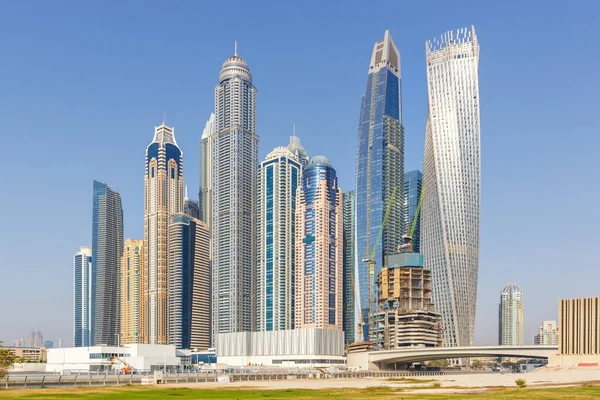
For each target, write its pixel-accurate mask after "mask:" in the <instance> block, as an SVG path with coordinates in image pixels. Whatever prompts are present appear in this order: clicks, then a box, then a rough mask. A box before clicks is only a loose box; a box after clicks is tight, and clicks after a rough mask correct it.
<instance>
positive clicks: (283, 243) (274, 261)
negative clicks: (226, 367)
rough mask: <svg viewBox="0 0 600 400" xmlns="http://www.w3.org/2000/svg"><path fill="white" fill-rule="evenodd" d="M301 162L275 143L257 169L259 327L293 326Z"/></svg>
mask: <svg viewBox="0 0 600 400" xmlns="http://www.w3.org/2000/svg"><path fill="white" fill-rule="evenodd" d="M301 176H302V165H301V164H300V161H299V160H298V158H297V157H296V156H295V155H294V154H293V153H292V152H291V151H290V150H289V148H288V147H276V148H275V149H274V150H273V151H272V152H270V153H269V154H268V155H267V157H266V158H265V160H264V161H263V162H262V163H261V165H260V169H259V171H258V203H257V210H258V212H257V214H258V221H257V224H258V234H257V235H256V237H257V241H258V254H257V261H258V263H257V274H256V275H257V277H256V283H257V298H258V304H257V316H256V318H257V329H258V330H259V331H277V330H286V329H294V271H295V259H294V257H295V251H294V246H295V231H296V220H295V217H296V192H297V189H298V187H299V186H300V183H301V182H300V178H301Z"/></svg>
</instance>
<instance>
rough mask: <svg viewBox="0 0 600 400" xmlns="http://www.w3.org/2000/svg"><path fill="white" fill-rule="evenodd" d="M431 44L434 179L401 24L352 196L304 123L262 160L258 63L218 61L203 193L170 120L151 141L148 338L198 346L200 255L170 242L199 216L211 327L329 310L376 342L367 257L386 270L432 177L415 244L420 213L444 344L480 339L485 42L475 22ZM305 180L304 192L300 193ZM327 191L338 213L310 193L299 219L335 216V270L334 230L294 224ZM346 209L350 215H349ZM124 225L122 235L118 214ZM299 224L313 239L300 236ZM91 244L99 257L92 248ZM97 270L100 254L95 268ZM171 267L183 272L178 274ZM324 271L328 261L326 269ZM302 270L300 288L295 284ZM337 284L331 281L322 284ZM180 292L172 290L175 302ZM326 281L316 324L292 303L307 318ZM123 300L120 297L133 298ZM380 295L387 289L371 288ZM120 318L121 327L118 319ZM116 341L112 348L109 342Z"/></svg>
mask: <svg viewBox="0 0 600 400" xmlns="http://www.w3.org/2000/svg"><path fill="white" fill-rule="evenodd" d="M426 47H427V79H428V81H427V82H428V98H429V114H428V119H427V125H426V142H425V158H424V173H423V175H422V174H421V173H420V172H419V171H418V170H415V171H410V172H408V173H406V174H405V173H404V129H403V126H402V96H401V74H400V55H399V51H398V49H397V47H396V45H395V44H394V42H393V40H392V38H391V35H390V33H389V31H386V32H385V35H384V39H383V40H382V41H379V42H377V43H375V45H374V48H373V53H372V57H371V62H370V65H369V74H368V79H367V87H366V90H365V94H364V96H363V97H362V100H361V112H360V119H359V127H358V135H357V138H358V140H357V153H356V157H357V158H356V175H355V185H356V186H355V187H356V191H350V192H348V193H347V194H344V195H343V197H342V194H341V193H342V192H341V190H340V189H339V188H337V175H336V172H335V169H333V168H332V167H331V164H330V163H329V162H328V161H327V159H326V158H325V157H315V158H313V160H311V163H313V162H314V164H318V165H311V167H310V168H308V166H307V164H309V163H308V157H307V155H306V152H305V151H304V148H303V147H302V145H301V144H300V139H299V138H297V137H296V136H295V126H294V135H293V136H292V137H290V143H289V144H288V146H287V147H277V148H275V149H274V150H273V151H272V152H271V153H269V154H268V155H267V157H266V160H265V161H263V163H262V164H261V165H260V169H259V168H258V140H259V138H258V136H257V135H256V88H255V87H254V86H253V84H252V76H251V74H250V70H249V67H248V64H247V63H246V62H245V61H244V60H243V59H242V58H241V57H239V56H238V55H237V51H236V52H235V54H234V55H233V56H232V57H229V58H228V59H227V60H226V61H225V63H223V65H222V69H221V71H220V74H219V83H218V84H217V85H216V87H215V93H214V94H215V113H213V114H211V116H210V118H209V120H208V121H207V122H206V126H205V128H204V131H203V134H202V139H201V142H200V168H199V178H200V186H199V191H198V194H199V202H198V203H196V202H195V201H193V200H190V199H189V198H188V197H187V189H186V190H185V196H184V194H183V193H184V178H183V155H182V151H181V149H180V148H179V147H178V145H177V143H176V141H175V137H174V129H173V128H170V127H168V126H167V125H166V123H165V122H163V124H162V125H161V126H158V127H155V135H154V139H153V141H152V142H151V143H150V144H149V145H148V146H147V149H146V170H145V186H144V190H145V198H144V219H145V221H144V241H143V244H144V245H143V246H142V247H143V251H144V254H143V255H142V256H141V257H140V258H141V259H143V260H144V262H142V263H141V264H142V267H141V272H140V276H139V286H138V287H137V289H138V290H139V295H140V301H139V304H138V307H139V321H138V322H139V326H138V328H137V329H138V330H137V336H138V338H145V339H144V340H147V341H148V342H149V343H159V344H163V343H168V342H173V343H176V344H177V346H186V345H187V343H192V339H190V337H191V336H190V335H191V333H189V334H188V333H186V332H188V331H190V330H189V329H188V328H189V326H190V324H191V322H190V321H187V320H186V319H185V317H183V315H188V314H189V313H190V312H191V311H189V310H191V308H190V307H191V303H190V300H189V298H190V297H189V296H190V291H192V292H193V290H192V289H189V291H186V290H187V289H185V288H186V287H187V286H186V285H188V284H189V285H192V283H193V282H194V281H195V280H194V278H193V276H192V275H190V274H191V272H190V271H191V270H193V269H194V268H193V266H194V261H193V260H192V259H190V258H189V257H188V258H187V259H186V261H184V260H183V258H184V257H183V255H181V257H179V258H173V257H175V253H174V252H175V249H173V250H172V251H171V250H170V246H171V245H170V243H171V242H172V243H178V246H180V247H182V246H183V244H182V243H188V241H189V240H190V239H189V238H187V239H186V238H184V233H182V232H183V231H184V230H185V229H187V228H185V229H184V227H183V225H186V224H185V223H184V220H186V221H188V222H189V221H191V222H189V224H192V223H193V224H195V223H196V222H198V223H199V224H203V225H202V226H204V227H205V228H206V229H207V231H208V232H210V238H209V239H207V240H206V242H204V244H205V245H207V246H209V247H210V250H209V251H210V254H209V255H208V258H207V259H209V261H207V262H208V266H207V267H206V269H205V271H211V272H207V273H210V274H211V279H212V282H213V283H214V285H213V287H212V291H209V292H207V293H210V296H211V299H210V300H208V301H204V300H203V301H204V304H209V307H211V308H212V309H211V311H212V312H211V313H209V314H211V322H210V323H209V324H208V325H209V326H211V329H212V332H211V334H212V335H214V334H216V333H226V332H238V331H250V330H255V329H258V330H278V329H291V328H293V327H294V326H295V324H296V322H297V321H299V318H300V320H301V321H303V322H302V324H303V325H306V324H309V325H310V324H325V322H324V321H325V320H327V321H329V322H327V324H325V325H330V326H335V327H337V326H338V325H339V326H340V327H341V326H342V325H343V327H344V330H345V331H346V332H347V334H346V340H347V341H354V340H356V341H362V340H365V339H367V338H368V334H369V333H368V329H363V336H362V337H358V335H357V333H358V332H357V331H358V329H357V327H358V322H359V321H361V320H362V321H363V322H366V321H367V319H368V315H369V303H370V299H369V286H370V284H373V286H375V282H370V277H369V274H368V265H367V262H364V261H365V259H368V258H373V261H374V265H375V276H377V275H378V271H381V269H382V267H383V266H384V265H385V260H386V257H387V256H391V255H393V254H395V252H396V247H397V246H398V245H399V244H400V243H401V241H402V239H401V238H402V234H403V233H407V232H408V230H409V229H410V228H411V225H412V224H411V222H412V220H413V219H414V215H415V212H416V209H417V205H418V203H419V199H420V191H421V188H422V187H425V183H426V182H427V183H428V185H427V192H426V193H424V196H423V197H425V199H424V201H423V212H422V215H423V214H424V216H423V218H418V219H417V220H416V222H417V226H416V229H415V234H414V238H413V239H414V243H415V251H419V249H420V248H419V247H420V246H419V235H420V232H419V223H420V221H421V220H423V221H424V225H426V226H427V227H426V228H424V232H425V231H426V232H427V233H428V237H427V240H426V241H425V242H426V244H427V248H426V249H425V250H423V249H422V251H423V253H424V254H425V263H426V265H427V267H429V268H431V271H432V275H433V284H434V287H435V290H434V296H436V297H435V298H436V305H437V306H438V307H439V308H440V312H441V313H442V315H443V321H444V322H443V323H444V327H445V329H444V334H445V345H452V346H455V345H460V344H471V343H472V339H473V329H474V313H475V297H474V296H475V294H476V288H477V282H476V281H477V262H478V245H479V192H480V185H479V183H480V168H479V159H480V155H479V100H478V82H477V64H478V54H479V47H478V42H477V38H476V36H475V31H474V28H471V30H470V31H469V30H467V29H462V30H459V31H457V33H456V38H455V37H454V33H453V32H448V33H446V34H445V36H443V37H442V38H441V39H440V40H438V41H432V42H427V44H426ZM457 149H460V150H457ZM303 166H306V167H307V170H308V169H311V170H313V169H314V170H319V174H322V175H323V176H321V177H319V176H318V174H317V175H314V174H315V172H314V171H311V173H312V174H313V175H311V176H309V177H307V178H306V179H307V181H306V182H309V181H310V180H311V179H312V180H313V181H311V182H312V183H307V185H313V186H314V185H321V184H322V182H321V181H322V180H324V181H326V182H327V183H326V184H325V185H326V186H325V187H328V186H327V185H329V186H331V187H333V186H335V188H336V190H337V191H339V194H336V193H334V192H332V191H331V190H329V191H327V190H325V189H323V190H321V189H318V190H317V189H316V186H315V187H312V186H306V187H304V184H305V180H304V178H301V176H302V170H303ZM330 170H331V171H333V173H332V176H333V178H332V177H331V176H330V175H331V171H330ZM332 179H333V181H335V183H333V181H332ZM294 182H295V183H296V184H295V185H294ZM96 184H98V185H101V184H100V183H98V182H94V185H95V186H94V187H95V190H96ZM297 186H299V187H301V189H299V191H298V192H297V189H296V187H297ZM104 187H105V189H104V190H106V188H107V187H106V185H104ZM319 188H320V186H319ZM330 189H331V188H330ZM257 190H258V192H257ZM315 190H316V193H317V194H319V196H321V195H323V196H329V197H330V198H333V197H335V199H334V200H332V201H333V203H331V204H330V205H331V207H332V209H331V210H330V211H331V213H332V214H331V215H328V216H326V217H325V216H323V215H316V214H315V208H314V206H315V205H316V206H317V208H318V207H322V208H323V209H325V208H324V207H325V206H324V205H323V204H321V203H319V201H322V200H323V199H321V198H319V201H317V202H316V203H314V202H315V201H316V200H315V199H314V198H313V199H311V202H310V204H308V205H306V204H305V205H304V207H305V208H306V207H308V208H307V209H305V215H304V216H303V217H302V218H304V219H307V220H309V221H311V220H312V221H313V222H310V223H307V225H306V226H304V225H303V226H302V227H299V228H300V229H302V230H307V232H308V231H310V230H311V229H312V228H311V226H312V225H311V224H316V223H317V222H318V221H319V219H318V218H322V221H321V222H319V223H324V222H323V221H329V222H330V223H331V224H332V225H331V226H330V230H331V232H330V235H333V236H330V237H329V239H331V240H333V241H332V242H330V243H329V245H331V246H333V247H332V248H331V249H330V252H331V255H330V259H329V260H328V262H329V264H328V268H329V269H327V270H326V268H325V267H324V265H325V264H323V265H321V264H319V263H320V262H325V261H324V260H325V258H322V259H318V257H325V256H324V254H325V253H323V254H320V253H319V254H320V255H319V254H317V253H318V252H319V250H318V249H317V248H316V247H314V245H316V244H319V245H320V244H321V242H318V241H317V242H316V244H315V243H313V242H312V241H311V240H317V236H318V235H320V234H322V233H323V232H312V233H307V232H301V233H299V231H297V230H296V229H295V227H296V223H297V221H298V219H297V215H295V211H296V207H297V204H296V202H297V199H296V193H301V194H302V195H303V196H304V197H303V198H304V199H305V198H306V196H307V195H308V196H309V197H310V196H314V195H315V193H314V192H315ZM326 192H327V194H324V193H326ZM307 193H308V194H307ZM117 195H118V194H117ZM392 195H393V197H392ZM95 196H96V195H95ZM313 203H314V204H313ZM334 203H335V204H334ZM94 204H95V205H96V200H95V202H94ZM338 205H340V207H341V209H343V212H342V211H340V210H338V209H337V206H338ZM388 205H389V206H390V207H389V215H388V216H387V217H386V211H387V210H388ZM95 207H96V206H95ZM119 208H120V200H119ZM311 212H312V214H311ZM95 213H96V211H95ZM183 214H185V215H187V216H186V217H185V218H184V215H183ZM94 215H96V214H94ZM174 217H177V219H178V224H177V229H178V231H177V233H174V232H170V228H169V227H170V225H176V224H175V223H174V222H173V220H172V218H174ZM386 218H387V219H386ZM338 219H339V220H340V221H342V223H341V224H340V226H338ZM384 220H385V221H386V223H385V225H384ZM94 221H96V217H94ZM200 221H203V223H202V222H200ZM303 221H304V220H303ZM332 221H333V222H332ZM94 223H95V225H94V226H96V225H97V222H94ZM303 223H304V222H303ZM189 224H188V225H189ZM204 224H205V225H204ZM120 225H121V231H122V211H121V223H120ZM383 225H384V226H383ZM382 226H383V228H382ZM313 228H314V227H313ZM94 229H97V228H94ZM313 230H314V229H313ZM338 230H339V232H338ZM340 232H341V233H340ZM380 232H382V234H381V235H380ZM299 234H301V237H302V239H306V240H309V242H305V243H302V244H300V243H297V242H296V240H297V237H298V235H299ZM307 238H308V239H307ZM311 238H312V239H311ZM329 239H327V240H329ZM321 240H322V241H325V239H322V238H321ZM190 243H191V242H190ZM194 245H195V244H194ZM121 246H122V232H121ZM190 246H191V247H194V246H192V245H191V244H190ZM298 246H301V247H302V248H305V247H306V248H312V250H311V251H309V252H302V254H299V253H297V252H295V250H294V248H296V249H298V248H299V247H298ZM332 249H333V250H332ZM373 250H374V253H373V254H374V256H373V257H372V256H371V252H372V251H373ZM121 251H122V250H121ZM177 251H180V252H181V251H183V250H181V249H180V248H178V250H177ZM315 252H316V253H315ZM99 253H101V252H99ZM182 254H183V253H182ZM92 255H93V258H95V257H96V256H97V255H96V252H95V251H92ZM338 256H339V257H341V262H338V260H337V257H338ZM298 257H301V258H302V259H303V262H304V261H307V260H308V261H307V262H308V264H307V265H309V267H306V265H304V264H303V267H302V269H301V270H300V269H297V268H295V263H296V261H297V260H298V259H299V258H298ZM306 257H308V258H306ZM311 257H313V258H314V257H317V259H314V260H313V259H310V258H311ZM210 259H212V264H213V267H212V268H211V267H210V263H211V261H210ZM123 260H125V258H124V259H123ZM313 261H314V265H313ZM119 262H120V260H119ZM186 263H187V264H186ZM96 265H97V264H96V263H92V269H93V271H94V273H96V272H95V269H96ZM98 265H101V263H98ZM121 267H122V268H124V266H121ZM173 267H175V269H174V270H173V271H175V272H176V274H174V275H170V272H169V271H170V270H171V269H172V268H173ZM311 268H312V269H311ZM318 268H322V269H321V270H319V271H318V272H316V270H317V269H318ZM186 274H187V275H186ZM319 274H323V275H322V276H321V275H319ZM126 276H127V275H126V274H123V275H122V276H121V277H122V278H124V277H126ZM178 276H179V278H178ZM342 277H343V278H342ZM317 278H318V279H317ZM173 279H176V280H177V279H179V280H178V281H174V280H173ZM297 279H302V280H303V281H302V282H303V283H302V287H301V288H300V290H299V291H296V293H294V288H295V286H294V283H295V281H296V280H297ZM311 280H312V281H311ZM325 280H328V282H329V284H328V285H329V286H327V287H325V286H319V285H323V284H324V282H325ZM207 281H208V280H207ZM127 282H130V281H127ZM309 283H310V284H309ZM338 284H339V285H340V287H341V289H339V290H338V287H337V285H338ZM94 285H95V283H94ZM117 285H125V281H123V282H120V281H119V280H117ZM307 285H308V286H307ZM123 289H125V287H123ZM127 289H129V286H128V287H127ZM128 292H129V291H128ZM171 292H172V293H176V295H174V297H173V298H172V299H171V298H169V295H170V293H171ZM325 292H327V293H328V295H331V296H332V297H328V298H327V299H325V298H324V299H325V300H327V301H326V303H327V304H325V303H324V304H323V307H325V308H327V307H328V308H327V310H325V309H323V310H319V311H318V312H321V313H322V315H321V316H320V317H318V318H317V317H314V316H312V315H311V316H310V318H308V319H307V318H306V315H307V314H303V315H302V316H298V315H297V314H296V310H302V312H303V313H305V312H306V309H307V308H306V303H303V304H302V305H299V304H297V303H296V299H297V298H298V296H301V297H302V299H303V301H306V299H307V297H309V296H310V297H311V298H315V299H316V298H317V297H315V296H321V295H322V294H323V293H325ZM124 295H125V293H120V296H122V297H121V301H124V300H123V299H125V298H126V297H124ZM185 296H188V297H185ZM373 296H374V299H375V297H376V293H375V292H373ZM171 300H173V301H174V302H171ZM128 301H129V300H128ZM337 302H340V304H343V306H342V307H341V308H340V309H337V308H334V306H335V307H337V306H336V304H337ZM186 307H187V308H186ZM170 309H173V310H176V312H175V314H173V315H171V314H170V311H169V310H170ZM317 309H318V306H317V308H315V309H314V310H317ZM117 310H119V308H117ZM325 311H327V312H328V314H327V315H325V314H326V313H325ZM123 312H125V308H123ZM311 312H312V311H311ZM338 312H339V313H341V314H340V315H338V314H337V313H338ZM331 313H333V314H331ZM189 315H191V314H189ZM207 315H208V314H207ZM319 318H321V319H320V320H319ZM113 320H116V321H117V323H118V321H119V318H113ZM308 320H310V323H308V322H306V321H308ZM185 324H188V325H185ZM364 326H369V325H368V324H367V325H364ZM128 329H129V328H128ZM190 332H191V331H190ZM186 335H187V336H186ZM113 336H116V334H115V335H113ZM208 337H209V338H210V335H208ZM113 340H114V338H113ZM107 342H108V343H111V341H110V339H108V340H107Z"/></svg>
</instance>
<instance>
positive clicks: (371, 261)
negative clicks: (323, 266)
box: [358, 186, 398, 337]
mask: <svg viewBox="0 0 600 400" xmlns="http://www.w3.org/2000/svg"><path fill="white" fill-rule="evenodd" d="M397 191H398V187H397V186H396V187H394V190H393V192H392V197H390V199H389V200H388V203H387V206H386V209H385V215H384V216H383V222H382V223H381V228H379V234H378V235H377V240H376V241H375V246H373V250H372V251H371V257H370V258H363V260H362V262H364V263H367V265H368V266H369V337H370V336H372V330H373V328H374V326H373V323H372V318H371V316H372V314H373V311H374V310H373V308H374V305H375V302H374V300H373V297H374V292H375V289H374V286H375V264H376V261H375V253H377V246H378V245H379V242H380V241H381V236H383V229H384V228H385V225H386V223H387V219H388V216H389V215H390V209H391V208H392V203H394V198H395V197H396V192H397ZM364 320H365V318H364V315H363V316H362V318H361V321H360V322H359V324H358V332H359V335H362V329H363V325H364Z"/></svg>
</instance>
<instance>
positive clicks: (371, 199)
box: [355, 31, 404, 341]
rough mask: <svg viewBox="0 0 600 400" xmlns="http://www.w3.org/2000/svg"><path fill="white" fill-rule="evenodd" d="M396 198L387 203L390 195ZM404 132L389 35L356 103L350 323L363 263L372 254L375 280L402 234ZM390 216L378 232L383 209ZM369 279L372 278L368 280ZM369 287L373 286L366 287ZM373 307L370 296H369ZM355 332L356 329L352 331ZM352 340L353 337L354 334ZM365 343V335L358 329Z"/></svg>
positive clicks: (364, 286) (364, 275) (363, 310)
mask: <svg viewBox="0 0 600 400" xmlns="http://www.w3.org/2000/svg"><path fill="white" fill-rule="evenodd" d="M394 190H396V195H395V197H394V198H393V200H392V195H393V193H394ZM403 195H404V129H403V127H402V96H401V85H400V53H399V52H398V48H397V47H396V45H395V44H394V42H393V40H392V37H391V35H390V32H389V31H386V32H385V36H384V39H383V40H382V41H380V42H377V43H375V46H374V48H373V54H372V56H371V63H370V65H369V75H368V78H367V88H366V90H365V94H364V96H363V98H362V103H361V109H360V120H359V126H358V148H357V160H356V250H355V258H356V262H355V284H356V286H355V295H356V296H358V299H359V308H358V309H357V310H356V320H357V321H358V320H360V318H363V320H364V321H365V322H366V321H367V320H368V315H369V284H370V282H369V279H370V278H369V271H368V265H367V263H365V262H362V260H363V259H367V258H371V254H372V251H373V248H374V247H375V246H377V247H376V248H375V256H374V261H375V263H376V264H375V276H377V275H378V274H379V271H380V270H381V267H382V266H383V264H384V257H385V256H386V255H389V254H393V253H394V252H395V251H396V247H397V246H398V245H399V244H400V242H401V237H402V234H403V233H404V211H403V208H404V201H403ZM390 202H392V204H390V213H389V216H388V219H387V223H386V225H385V227H384V228H383V232H382V235H381V239H380V241H379V242H378V243H377V237H378V236H379V231H380V229H381V227H382V225H383V219H384V216H385V212H386V208H387V206H388V204H389V203H390ZM373 279H374V278H373ZM371 285H373V287H374V286H375V282H371ZM373 301H375V294H374V293H373ZM355 329H357V328H355ZM355 335H356V336H355V337H357V336H358V331H356V333H355ZM363 340H364V341H367V340H368V329H363Z"/></svg>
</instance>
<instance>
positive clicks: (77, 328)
mask: <svg viewBox="0 0 600 400" xmlns="http://www.w3.org/2000/svg"><path fill="white" fill-rule="evenodd" d="M93 302H94V297H93V296H92V246H81V247H80V248H79V251H77V252H76V253H75V255H74V256H73V346H74V347H83V346H90V345H91V343H92V340H91V330H92V307H93Z"/></svg>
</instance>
